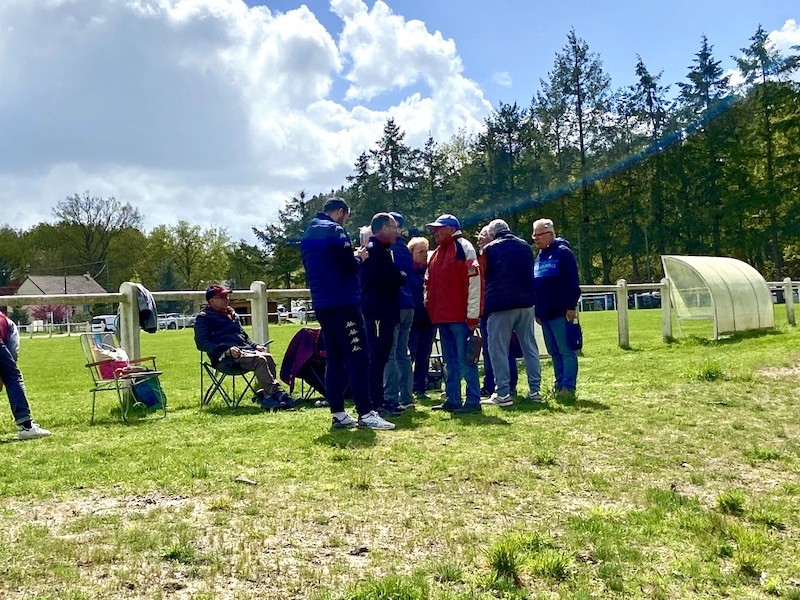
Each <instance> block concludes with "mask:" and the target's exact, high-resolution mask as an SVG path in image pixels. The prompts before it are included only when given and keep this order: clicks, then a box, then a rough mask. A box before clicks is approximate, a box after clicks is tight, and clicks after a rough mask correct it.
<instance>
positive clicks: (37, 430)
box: [19, 421, 50, 440]
mask: <svg viewBox="0 0 800 600" xmlns="http://www.w3.org/2000/svg"><path fill="white" fill-rule="evenodd" d="M48 435H50V432H49V431H48V430H47V429H45V428H44V427H39V425H37V424H36V423H34V422H33V421H31V427H30V429H25V428H24V427H22V426H20V427H19V439H21V440H35V439H36V438H43V437H47V436H48Z"/></svg>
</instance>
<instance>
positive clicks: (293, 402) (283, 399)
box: [275, 390, 300, 408]
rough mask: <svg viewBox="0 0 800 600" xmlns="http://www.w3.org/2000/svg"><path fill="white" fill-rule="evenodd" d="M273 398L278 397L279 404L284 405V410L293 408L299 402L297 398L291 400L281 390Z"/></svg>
mask: <svg viewBox="0 0 800 600" xmlns="http://www.w3.org/2000/svg"><path fill="white" fill-rule="evenodd" d="M275 396H277V397H278V400H279V401H280V402H281V404H283V405H285V408H295V407H296V406H297V403H298V402H300V401H299V400H298V399H297V398H292V397H291V396H290V395H289V394H287V393H286V392H284V391H283V390H281V391H279V392H277V393H276V394H275Z"/></svg>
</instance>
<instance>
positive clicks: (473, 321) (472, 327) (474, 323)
mask: <svg viewBox="0 0 800 600" xmlns="http://www.w3.org/2000/svg"><path fill="white" fill-rule="evenodd" d="M477 326H478V319H467V327H468V328H469V330H470V332H472V331H475V328H476V327H477Z"/></svg>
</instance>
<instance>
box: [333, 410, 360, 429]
mask: <svg viewBox="0 0 800 600" xmlns="http://www.w3.org/2000/svg"><path fill="white" fill-rule="evenodd" d="M356 426H358V421H356V420H355V419H354V418H353V417H351V416H350V415H348V414H347V413H344V416H343V417H342V418H341V419H340V418H339V417H337V416H336V415H331V427H333V428H334V429H352V428H353V427H356Z"/></svg>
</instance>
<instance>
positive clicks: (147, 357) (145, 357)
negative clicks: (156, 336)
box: [128, 356, 156, 365]
mask: <svg viewBox="0 0 800 600" xmlns="http://www.w3.org/2000/svg"><path fill="white" fill-rule="evenodd" d="M155 359H156V357H155V356H142V357H141V358H132V359H130V360H129V361H128V362H129V363H131V364H132V365H136V364H139V363H141V362H145V361H148V360H152V361H155Z"/></svg>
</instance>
